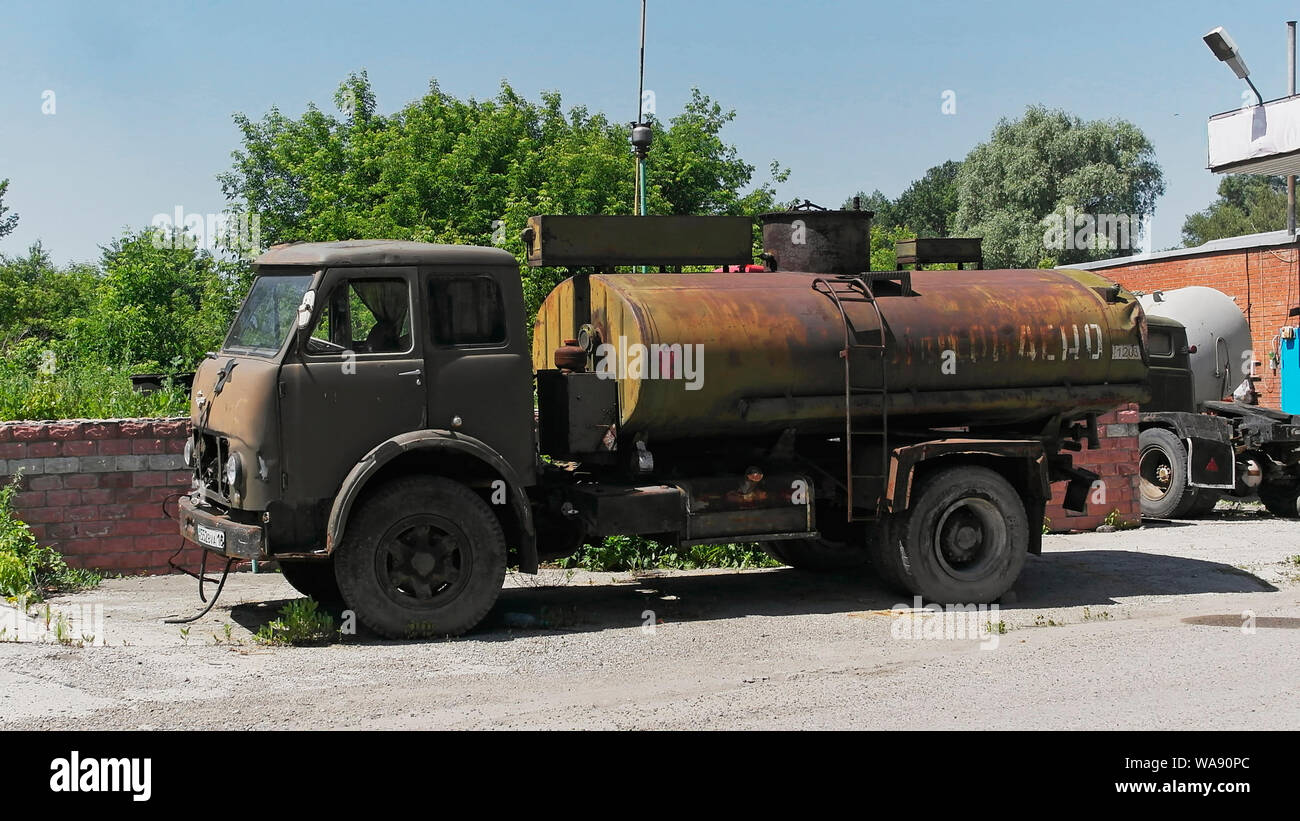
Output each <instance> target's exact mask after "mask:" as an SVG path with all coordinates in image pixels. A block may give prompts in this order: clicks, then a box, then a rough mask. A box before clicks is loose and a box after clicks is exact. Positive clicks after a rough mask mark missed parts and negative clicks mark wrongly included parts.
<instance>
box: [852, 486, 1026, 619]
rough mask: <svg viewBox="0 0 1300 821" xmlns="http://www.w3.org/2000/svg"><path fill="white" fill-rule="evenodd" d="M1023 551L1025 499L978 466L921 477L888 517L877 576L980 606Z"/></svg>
mask: <svg viewBox="0 0 1300 821" xmlns="http://www.w3.org/2000/svg"><path fill="white" fill-rule="evenodd" d="M1028 552H1029V523H1028V519H1027V516H1026V513H1025V506H1024V503H1023V502H1021V500H1020V495H1019V494H1018V493H1016V490H1015V488H1013V487H1012V486H1011V483H1010V482H1008V481H1007V480H1006V479H1004V478H1003V477H1002V476H1001V475H999V474H998V473H996V472H994V471H992V470H990V469H988V468H985V467H977V466H962V467H949V468H943V469H940V470H938V471H936V472H934V473H932V474H930V475H929V476H928V477H926V478H925V479H923V480H922V481H921V482H920V484H919V485H918V487H917V489H916V491H915V493H914V494H913V497H912V506H911V507H910V508H909V509H908V510H906V511H905V512H903V513H902V514H899V515H896V516H894V517H892V519H891V520H890V526H889V528H888V537H887V538H886V539H885V540H884V544H883V545H882V547H881V549H880V552H879V553H878V554H877V564H878V565H879V566H880V567H881V569H882V573H881V575H882V578H885V580H886V581H887V582H889V581H891V580H892V579H894V578H896V579H897V581H898V582H899V583H900V586H902V587H904V588H906V590H908V591H909V592H911V593H913V594H915V595H918V596H921V597H922V598H923V599H927V600H929V601H934V602H939V603H946V604H983V603H987V602H992V601H995V600H997V599H998V598H999V597H1000V596H1001V595H1002V594H1003V593H1005V592H1007V590H1009V589H1011V586H1012V585H1013V584H1015V581H1016V579H1017V578H1018V577H1019V576H1020V571H1021V569H1022V568H1023V567H1024V564H1025V557H1026V556H1027V555H1028Z"/></svg>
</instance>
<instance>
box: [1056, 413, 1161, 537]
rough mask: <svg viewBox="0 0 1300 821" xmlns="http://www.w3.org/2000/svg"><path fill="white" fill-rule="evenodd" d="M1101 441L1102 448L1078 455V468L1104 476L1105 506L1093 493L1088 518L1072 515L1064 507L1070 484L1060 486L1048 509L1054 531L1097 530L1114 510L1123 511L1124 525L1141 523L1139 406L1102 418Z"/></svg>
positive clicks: (1100, 427) (1075, 455)
mask: <svg viewBox="0 0 1300 821" xmlns="http://www.w3.org/2000/svg"><path fill="white" fill-rule="evenodd" d="M1097 438H1098V439H1099V440H1100V444H1101V448H1100V449H1098V450H1086V449H1085V450H1081V451H1079V452H1077V453H1075V454H1074V464H1075V466H1076V467H1081V468H1087V469H1088V470H1091V471H1092V472H1093V473H1098V474H1100V475H1101V481H1102V482H1103V483H1104V485H1105V487H1104V491H1105V502H1103V503H1100V504H1098V503H1097V502H1096V501H1095V500H1094V497H1093V494H1092V493H1090V494H1088V513H1087V515H1085V516H1080V515H1078V514H1076V513H1070V512H1068V511H1066V510H1065V508H1063V507H1062V506H1061V505H1062V504H1063V503H1064V501H1065V487H1066V483H1065V482H1058V483H1056V484H1055V485H1053V486H1052V500H1051V502H1050V503H1049V504H1048V506H1047V518H1049V519H1051V520H1052V523H1051V529H1052V530H1053V531H1065V530H1093V529H1095V528H1096V527H1097V526H1098V525H1100V524H1102V522H1104V521H1105V519H1106V516H1107V514H1109V513H1110V512H1111V511H1112V510H1118V511H1119V519H1120V522H1122V523H1124V524H1140V523H1141V520H1142V504H1141V496H1139V495H1138V408H1137V405H1124V406H1123V407H1121V408H1119V409H1117V410H1113V411H1111V412H1110V413H1107V414H1103V415H1101V416H1098V417H1097Z"/></svg>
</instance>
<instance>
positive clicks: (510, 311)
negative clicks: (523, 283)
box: [423, 267, 536, 484]
mask: <svg viewBox="0 0 1300 821" xmlns="http://www.w3.org/2000/svg"><path fill="white" fill-rule="evenodd" d="M518 294H519V272H518V271H517V270H513V269H494V268H480V269H476V268H474V267H462V268H442V267H437V268H430V269H426V271H425V277H424V283H423V295H424V297H425V300H426V310H425V313H426V315H427V319H428V330H427V332H426V334H425V344H426V346H427V347H426V349H425V361H426V363H427V371H428V373H429V380H428V392H429V397H428V404H429V423H428V427H430V428H433V429H435V430H446V431H452V432H455V433H462V434H466V435H468V436H473V437H474V438H475V439H479V440H481V441H482V442H484V443H485V444H487V445H488V446H490V447H491V448H492V449H493V450H495V451H496V452H497V453H499V454H500V455H501V456H502V457H503V458H504V459H505V460H506V462H507V463H509V464H510V466H511V467H512V468H514V470H515V473H516V475H517V476H518V477H519V479H520V480H522V481H524V482H525V483H527V484H531V481H532V476H533V470H534V458H535V454H536V445H535V433H534V426H533V391H532V384H533V383H532V360H531V357H530V356H529V355H528V352H527V339H526V337H525V334H524V318H523V305H522V300H521V299H520V298H518Z"/></svg>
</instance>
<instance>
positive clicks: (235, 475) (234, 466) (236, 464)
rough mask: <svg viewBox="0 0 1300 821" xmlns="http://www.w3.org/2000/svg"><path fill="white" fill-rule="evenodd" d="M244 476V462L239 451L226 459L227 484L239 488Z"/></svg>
mask: <svg viewBox="0 0 1300 821" xmlns="http://www.w3.org/2000/svg"><path fill="white" fill-rule="evenodd" d="M243 478H244V464H243V462H241V461H240V459H239V454H238V453H232V454H230V458H229V459H227V460H226V484H227V485H228V486H229V487H230V488H232V489H234V488H237V487H239V482H240V480H241V479H243Z"/></svg>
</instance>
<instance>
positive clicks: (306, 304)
mask: <svg viewBox="0 0 1300 821" xmlns="http://www.w3.org/2000/svg"><path fill="white" fill-rule="evenodd" d="M315 307H316V292H315V291H308V292H307V293H305V294H303V295H302V303H301V304H300V305H299V306H298V319H297V323H298V347H299V348H303V347H304V346H305V345H306V343H307V331H308V329H309V328H310V327H311V314H312V310H313V309H314V308H315Z"/></svg>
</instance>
